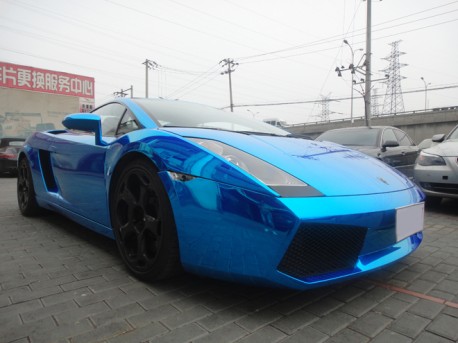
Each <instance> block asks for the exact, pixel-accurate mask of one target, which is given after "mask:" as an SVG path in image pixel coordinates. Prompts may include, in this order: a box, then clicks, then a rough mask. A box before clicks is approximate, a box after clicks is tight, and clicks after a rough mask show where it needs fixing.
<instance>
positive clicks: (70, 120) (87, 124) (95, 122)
mask: <svg viewBox="0 0 458 343" xmlns="http://www.w3.org/2000/svg"><path fill="white" fill-rule="evenodd" d="M62 124H63V125H64V126H65V127H66V128H67V129H71V130H79V131H88V132H94V135H95V144H96V145H106V143H105V142H104V141H102V121H101V120H100V117H99V116H98V115H95V114H92V113H74V114H69V115H68V116H66V117H65V119H64V120H63V121H62Z"/></svg>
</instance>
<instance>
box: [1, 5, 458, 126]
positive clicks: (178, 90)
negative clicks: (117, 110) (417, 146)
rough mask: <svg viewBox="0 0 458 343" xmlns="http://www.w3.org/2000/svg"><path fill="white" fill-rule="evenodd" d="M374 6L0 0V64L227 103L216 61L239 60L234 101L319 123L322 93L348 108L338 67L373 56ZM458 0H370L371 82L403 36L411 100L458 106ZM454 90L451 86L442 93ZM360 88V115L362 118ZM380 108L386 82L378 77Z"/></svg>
mask: <svg viewBox="0 0 458 343" xmlns="http://www.w3.org/2000/svg"><path fill="white" fill-rule="evenodd" d="M366 5H367V3H366V2H365V1H361V0H320V1H318V0H283V1H273V0H213V1H212V0H193V1H185V0H155V1H154V0H151V1H147V0H129V1H125V0H0V37H1V39H0V61H3V62H9V63H16V64H22V65H28V66H32V67H37V68H44V69H51V70H57V71H62V72H68V73H74V74H80V75H85V76H91V77H94V78H95V90H96V92H95V93H96V105H98V104H101V103H103V102H105V101H107V100H109V99H111V98H112V97H113V92H116V91H120V90H121V89H127V88H129V87H130V86H131V85H133V88H134V96H139V97H144V96H145V66H144V65H143V64H142V63H143V62H144V61H145V60H146V59H149V60H151V61H154V62H156V63H157V64H158V67H157V68H156V69H154V70H151V71H150V73H149V76H150V78H149V96H150V97H164V98H171V99H182V100H187V101H193V102H199V103H205V104H208V105H211V106H214V107H218V108H225V107H228V106H229V84H228V83H229V82H228V75H221V74H220V73H221V72H222V71H223V69H222V68H221V67H220V65H219V62H220V61H221V60H223V59H226V58H231V59H233V60H234V62H237V63H239V65H237V66H236V67H235V71H234V73H233V74H232V85H233V99H234V104H235V106H239V105H262V104H272V103H285V102H286V103H289V102H305V103H303V104H295V105H281V106H247V107H236V111H237V112H239V113H241V114H242V115H246V116H250V117H251V116H254V117H256V118H258V119H264V118H271V117H275V118H279V119H281V120H285V121H287V122H288V123H304V122H311V121H319V120H320V118H321V113H322V104H321V103H320V99H323V98H329V99H331V100H334V99H341V100H340V101H331V102H329V103H328V105H329V111H330V112H331V115H330V117H331V119H339V118H342V117H349V116H350V100H346V99H348V98H349V97H350V91H351V74H350V73H349V72H344V73H343V75H342V77H337V74H336V72H335V71H334V70H335V68H336V66H342V65H343V66H348V65H349V64H350V63H351V60H352V55H351V50H350V48H349V46H348V45H346V44H344V43H343V40H344V39H347V40H348V42H349V43H350V45H351V46H352V48H353V51H354V58H355V64H356V63H358V62H359V61H360V60H361V59H362V60H364V58H363V54H364V50H365V34H366ZM457 33H458V1H451V0H435V1H428V0H402V1H400V0H384V1H376V0H372V38H373V40H372V70H373V77H372V78H373V79H378V78H383V75H384V74H385V73H384V72H383V71H382V70H383V69H385V68H387V67H388V63H389V62H388V61H387V60H385V59H383V58H384V57H388V56H389V55H390V54H391V52H392V46H391V45H390V43H392V42H395V41H400V43H399V50H400V51H401V52H404V53H405V54H403V55H401V56H400V62H401V63H403V64H407V66H405V67H402V68H401V69H400V72H401V76H402V77H405V79H403V80H402V82H401V85H402V91H403V92H404V95H403V100H404V108H405V110H406V111H413V110H423V109H424V107H425V92H424V89H425V84H424V83H423V81H422V80H421V77H423V78H424V80H425V81H426V82H427V84H429V83H430V84H429V85H428V93H427V99H428V104H427V106H428V108H433V107H445V106H452V105H458V88H454V87H457V86H458V64H457V61H458V44H457V39H456V35H457ZM444 88H446V89H444ZM358 91H361V88H360V86H359V85H357V86H356V87H355V91H354V113H355V116H362V115H364V107H363V106H364V103H363V100H362V97H361V95H360V94H359V93H358ZM372 92H373V93H374V92H375V93H376V94H379V95H380V97H378V98H377V102H378V103H379V105H380V107H379V111H380V112H381V111H382V108H383V103H384V94H385V92H386V85H385V84H383V83H381V82H374V85H373V91H372Z"/></svg>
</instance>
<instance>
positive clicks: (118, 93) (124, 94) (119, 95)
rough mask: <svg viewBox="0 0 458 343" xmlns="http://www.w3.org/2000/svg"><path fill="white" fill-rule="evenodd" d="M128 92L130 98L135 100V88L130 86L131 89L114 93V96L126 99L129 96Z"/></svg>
mask: <svg viewBox="0 0 458 343" xmlns="http://www.w3.org/2000/svg"><path fill="white" fill-rule="evenodd" d="M127 91H130V97H131V98H133V97H134V86H132V85H131V86H130V88H127V89H121V90H120V91H119V92H113V95H114V96H115V97H122V98H124V97H126V95H127V93H126V92H127Z"/></svg>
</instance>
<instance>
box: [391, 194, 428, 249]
mask: <svg viewBox="0 0 458 343" xmlns="http://www.w3.org/2000/svg"><path fill="white" fill-rule="evenodd" d="M424 218H425V203H423V202H422V203H419V204H414V205H409V206H405V207H399V208H397V209H396V242H399V241H402V240H403V239H405V238H407V237H409V236H411V235H413V234H414V233H417V232H420V231H422V230H423V227H424Z"/></svg>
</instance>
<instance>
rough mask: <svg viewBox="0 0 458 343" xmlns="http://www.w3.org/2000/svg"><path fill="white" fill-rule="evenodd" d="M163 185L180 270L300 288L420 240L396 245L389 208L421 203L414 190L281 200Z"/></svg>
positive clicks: (194, 183) (400, 253)
mask: <svg viewBox="0 0 458 343" xmlns="http://www.w3.org/2000/svg"><path fill="white" fill-rule="evenodd" d="M162 178H163V181H164V184H165V185H166V188H167V190H168V193H169V196H170V199H171V203H172V208H173V211H174V215H175V222H176V225H177V233H178V237H179V244H180V256H181V261H182V264H183V267H184V268H185V269H186V270H187V271H190V272H193V273H197V274H201V275H205V276H209V277H215V278H220V279H225V280H230V281H236V282H244V283H251V284H257V285H266V286H281V287H289V288H295V289H307V288H311V287H316V286H320V285H325V284H328V283H332V282H335V281H338V280H343V279H345V278H348V277H353V276H355V275H358V274H361V273H365V272H368V271H371V270H375V269H377V268H380V267H382V266H384V265H386V264H388V263H391V262H394V261H396V260H398V259H400V258H402V257H404V256H406V255H408V254H409V253H411V252H412V251H414V250H415V249H416V248H417V247H418V246H419V245H420V242H421V240H422V234H421V233H418V234H414V235H412V236H410V237H408V238H406V239H404V240H402V241H400V242H396V238H395V212H396V211H395V209H396V208H398V207H402V206H406V205H410V204H413V203H418V202H420V201H422V200H423V195H422V194H421V192H420V191H419V190H418V189H417V188H415V187H414V188H410V189H407V190H404V191H399V192H392V193H386V194H374V195H365V196H347V197H317V198H288V199H285V198H275V197H272V196H267V195H263V194H259V193H255V192H252V191H247V190H244V189H241V188H237V187H233V186H229V185H224V184H219V183H216V182H213V181H210V180H205V179H199V178H196V179H193V180H190V181H186V182H181V181H172V180H171V179H170V178H168V177H167V173H164V174H163V175H162ZM203 190H205V191H203ZM348 245H350V246H348Z"/></svg>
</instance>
